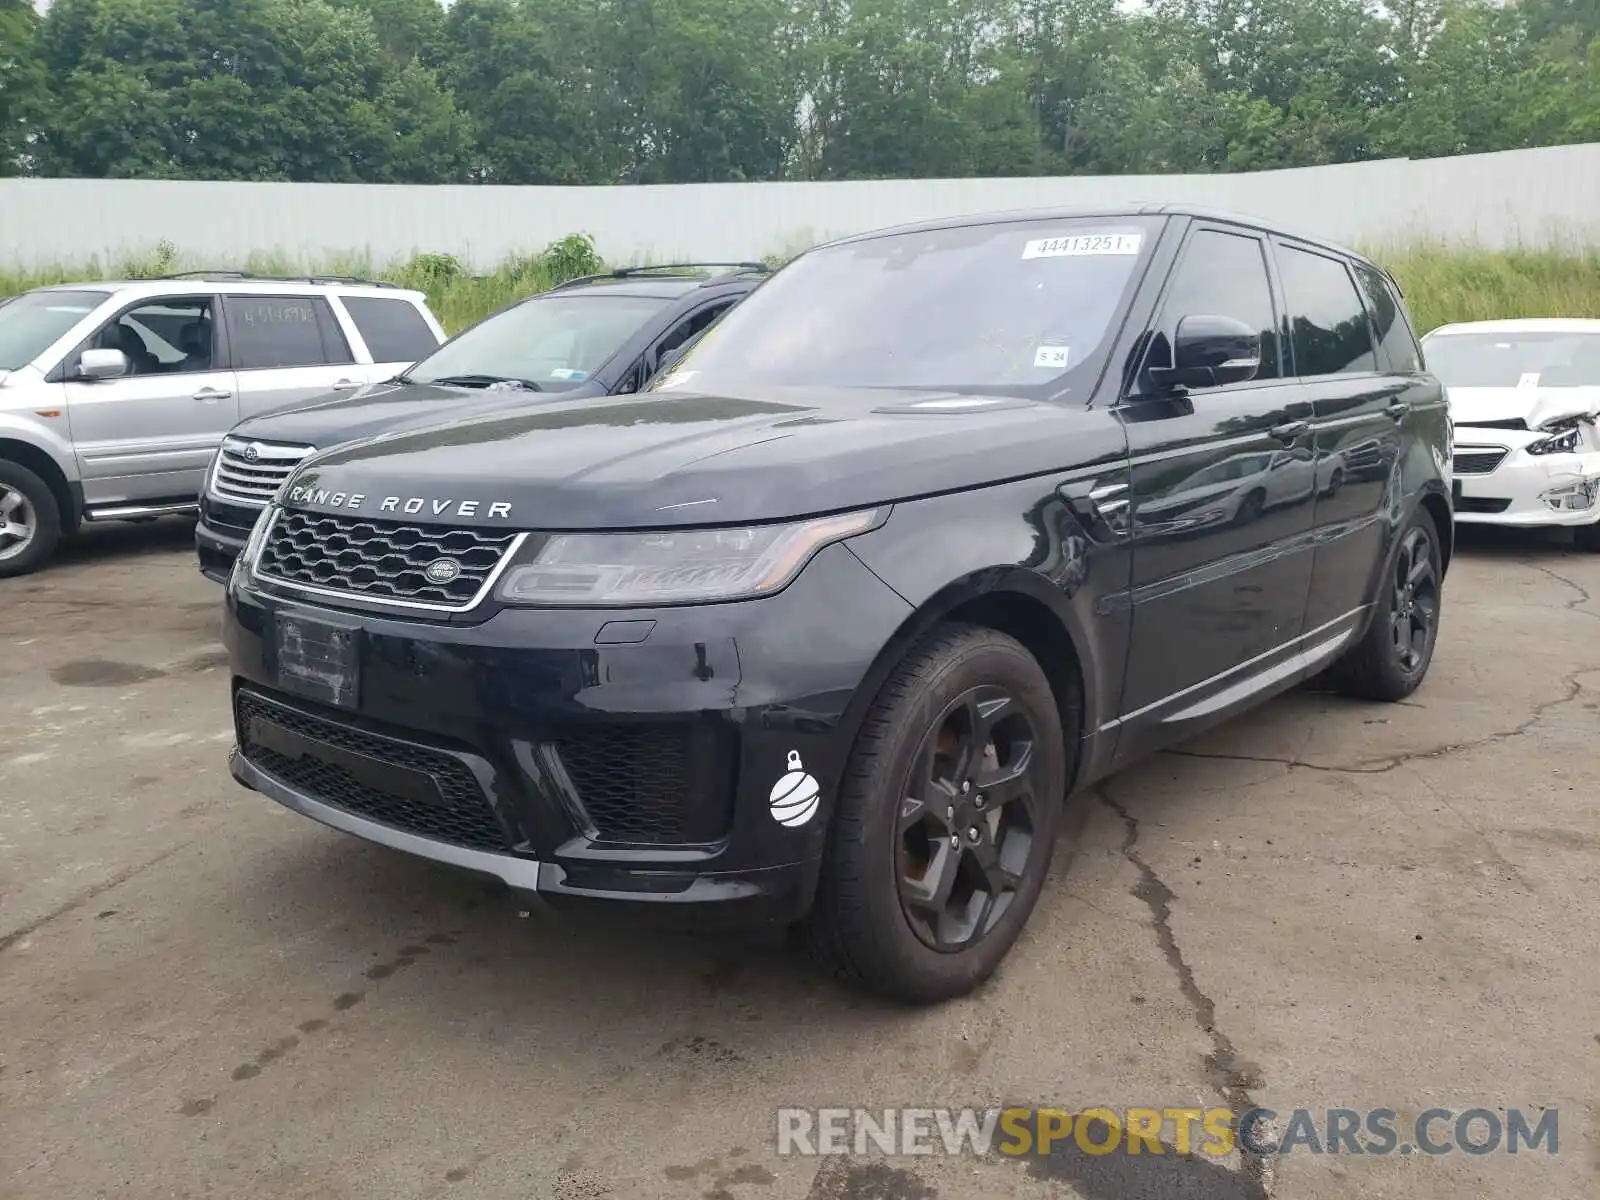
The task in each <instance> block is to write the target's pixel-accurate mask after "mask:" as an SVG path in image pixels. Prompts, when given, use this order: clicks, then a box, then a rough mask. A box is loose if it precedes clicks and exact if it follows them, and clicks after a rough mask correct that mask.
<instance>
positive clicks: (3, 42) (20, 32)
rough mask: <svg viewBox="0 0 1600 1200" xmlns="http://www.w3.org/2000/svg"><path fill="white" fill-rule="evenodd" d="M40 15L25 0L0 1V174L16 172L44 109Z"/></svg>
mask: <svg viewBox="0 0 1600 1200" xmlns="http://www.w3.org/2000/svg"><path fill="white" fill-rule="evenodd" d="M38 34H39V17H38V14H37V13H35V12H34V10H33V5H32V4H30V3H28V0H0V175H15V174H17V173H18V172H19V171H20V170H21V169H22V167H23V165H24V156H25V155H26V154H27V153H28V136H29V133H30V132H31V131H32V129H33V128H34V127H35V123H36V122H37V120H38V118H39V117H40V115H41V114H42V113H43V111H44V108H45V96H46V92H47V85H46V75H45V71H44V65H43V63H42V62H41V61H40V59H39V47H38Z"/></svg>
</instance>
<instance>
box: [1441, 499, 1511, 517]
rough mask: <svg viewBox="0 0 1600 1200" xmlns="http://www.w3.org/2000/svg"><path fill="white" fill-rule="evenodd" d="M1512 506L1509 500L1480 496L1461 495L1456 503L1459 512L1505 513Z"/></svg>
mask: <svg viewBox="0 0 1600 1200" xmlns="http://www.w3.org/2000/svg"><path fill="white" fill-rule="evenodd" d="M1510 507H1511V501H1509V500H1488V499H1484V498H1482V497H1479V496H1459V497H1457V498H1456V503H1455V510H1456V511H1457V512H1458V513H1485V514H1487V513H1503V512H1505V510H1506V509H1508V508H1510Z"/></svg>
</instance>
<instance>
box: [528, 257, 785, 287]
mask: <svg viewBox="0 0 1600 1200" xmlns="http://www.w3.org/2000/svg"><path fill="white" fill-rule="evenodd" d="M711 267H722V268H724V271H725V273H726V274H729V275H748V274H750V273H752V272H756V273H759V274H762V275H770V274H772V268H771V267H769V266H767V264H766V263H763V262H682V263H656V264H653V265H651V266H646V267H618V268H617V269H616V270H614V271H602V272H600V273H599V274H597V275H579V276H578V277H577V278H576V279H568V280H566V281H565V282H562V283H558V284H556V285H555V287H553V288H551V289H550V290H551V291H552V292H556V291H560V290H561V289H562V288H569V287H577V286H578V285H580V284H584V283H595V282H597V281H598V280H601V279H631V278H633V277H634V276H636V275H652V274H655V273H657V272H661V273H666V274H671V275H697V274H699V273H700V272H702V271H705V270H707V269H708V268H711Z"/></svg>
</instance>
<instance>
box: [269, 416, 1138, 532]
mask: <svg viewBox="0 0 1600 1200" xmlns="http://www.w3.org/2000/svg"><path fill="white" fill-rule="evenodd" d="M1091 431H1094V432H1093V433H1091ZM1121 453H1122V437H1121V431H1120V427H1119V426H1117V425H1116V424H1115V423H1114V422H1111V421H1109V420H1108V419H1107V418H1106V417H1105V415H1104V414H1102V413H1090V412H1088V411H1086V410H1083V409H1081V408H1077V407H1073V408H1066V407H1062V406H1060V405H1054V404H1046V403H1041V402H1034V401H1031V400H1027V399H1023V398H1018V397H996V396H962V395H956V394H952V393H949V392H939V393H933V392H926V393H911V392H900V391H887V390H883V389H852V390H838V389H828V390H820V391H819V390H807V391H804V392H800V391H785V392H784V394H783V395H782V396H781V398H779V397H776V396H774V397H756V396H734V395H721V394H718V395H712V394H706V393H689V392H678V391H672V392H664V393H650V394H646V395H630V396H621V397H612V398H604V399H591V400H588V401H580V402H575V403H557V404H545V405H536V406H527V405H524V406H523V407H522V408H521V409H520V410H518V411H515V412H503V413H495V414H483V415H478V416H474V417H470V418H468V419H466V420H461V421H452V422H450V423H449V424H448V425H443V424H436V425H434V426H432V427H429V428H415V429H409V430H405V431H401V432H391V433H388V434H384V435H381V436H379V437H376V438H373V439H370V440H368V441H365V442H361V443H358V444H353V445H348V446H338V447H335V448H333V449H331V450H329V451H328V452H326V453H325V454H321V455H318V456H317V457H316V458H314V459H312V460H309V461H308V462H306V463H305V464H304V465H303V466H302V467H301V468H300V469H299V470H297V471H296V472H295V474H294V475H293V476H291V477H290V479H289V481H288V484H287V488H286V491H285V493H284V495H285V497H286V502H287V503H288V504H289V505H291V506H292V507H295V508H307V509H311V510H313V511H334V510H338V511H343V512H346V513H352V512H359V513H361V514H364V515H367V516H374V517H383V516H391V517H406V516H409V517H410V519H413V520H417V521H426V522H430V523H435V524H458V525H459V524H484V523H489V524H498V523H499V522H501V521H504V522H506V523H507V526H508V527H512V528H529V529H614V528H646V529H647V528H659V527H663V526H675V525H711V524H739V523H744V522H755V521H769V520H783V519H788V518H794V517H802V516H810V515H814V514H817V513H823V512H833V511H839V510H843V509H849V508H858V507H870V506H872V505H876V504H882V503H887V502H890V501H895V500H902V499H908V498H910V497H913V496H919V495H928V494H932V493H935V492H945V491H955V490H959V489H962V488H968V487H973V486H978V485H982V484H986V483H993V482H998V481H1000V480H1003V479H1014V478H1020V477H1023V476H1026V475H1034V474H1041V473H1044V472H1047V471H1050V470H1054V469H1059V468H1060V467H1061V466H1062V465H1063V464H1066V463H1090V462H1094V461H1097V460H1099V459H1101V458H1106V459H1110V458H1113V457H1114V456H1117V455H1120V454H1121Z"/></svg>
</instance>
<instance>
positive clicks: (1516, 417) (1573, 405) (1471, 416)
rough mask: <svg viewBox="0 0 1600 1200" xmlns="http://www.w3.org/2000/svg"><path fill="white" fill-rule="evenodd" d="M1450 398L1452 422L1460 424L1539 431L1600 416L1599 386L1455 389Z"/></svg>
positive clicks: (1449, 390) (1449, 391)
mask: <svg viewBox="0 0 1600 1200" xmlns="http://www.w3.org/2000/svg"><path fill="white" fill-rule="evenodd" d="M1447 395H1448V397H1449V402H1450V419H1451V420H1452V421H1454V422H1455V423H1456V424H1457V425H1491V424H1492V425H1501V426H1504V425H1505V423H1506V422H1508V421H1521V422H1523V423H1524V425H1525V426H1526V427H1527V428H1528V429H1538V428H1540V427H1541V426H1544V425H1547V424H1550V423H1552V422H1555V421H1562V420H1567V419H1570V418H1572V417H1584V416H1588V417H1592V416H1594V415H1595V414H1596V413H1600V387H1560V388H1542V387H1501V388H1468V387H1453V388H1449V389H1447Z"/></svg>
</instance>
